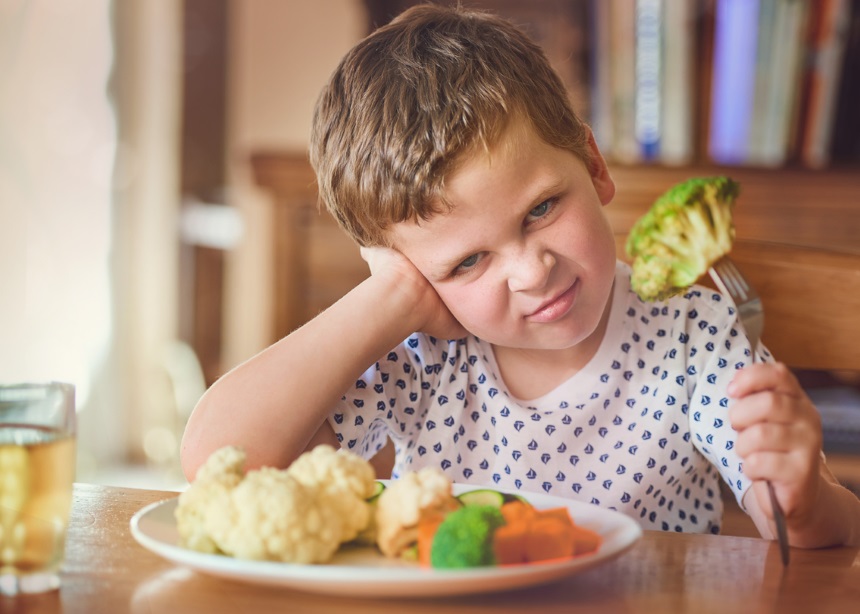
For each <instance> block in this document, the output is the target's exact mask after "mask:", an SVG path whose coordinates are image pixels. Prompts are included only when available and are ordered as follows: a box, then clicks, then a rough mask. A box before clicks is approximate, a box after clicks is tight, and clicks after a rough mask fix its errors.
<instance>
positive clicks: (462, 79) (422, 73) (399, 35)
mask: <svg viewBox="0 0 860 614" xmlns="http://www.w3.org/2000/svg"><path fill="white" fill-rule="evenodd" d="M514 117H517V118H521V119H524V120H526V121H527V122H528V123H529V124H530V125H531V127H532V128H533V129H534V130H535V132H536V134H537V135H538V136H539V137H540V138H541V139H543V140H544V141H545V142H546V143H548V144H550V145H553V146H555V147H559V148H562V149H566V150H569V151H571V152H573V153H575V154H576V155H578V156H579V157H581V158H582V159H584V160H588V159H589V149H588V145H587V142H588V129H587V128H586V126H585V124H584V123H583V122H582V121H581V120H580V119H579V118H578V117H577V116H576V114H575V113H574V112H573V109H572V108H571V105H570V102H569V100H568V97H567V92H566V90H565V88H564V86H563V85H562V82H561V80H560V79H559V77H558V75H557V74H556V73H555V72H554V71H553V69H552V68H551V67H550V65H549V62H548V60H547V59H546V56H545V55H544V53H543V51H542V50H541V49H540V47H538V46H537V45H536V44H535V43H534V42H532V41H531V40H530V39H529V38H528V37H527V36H526V35H525V34H524V33H523V32H522V31H521V30H519V29H518V28H516V27H515V26H514V25H512V24H511V23H509V22H508V21H505V20H504V19H502V18H500V17H497V16H494V15H492V14H489V13H485V12H480V11H474V10H468V9H464V8H461V7H442V6H436V5H420V6H416V7H413V8H411V9H409V10H407V11H405V12H403V13H402V14H401V15H399V16H398V17H397V18H395V19H394V20H393V21H392V22H391V23H390V24H388V25H386V26H383V27H382V28H379V29H378V30H376V31H375V32H373V33H372V34H371V35H370V36H368V37H367V38H365V39H364V40H362V41H361V42H359V43H358V44H357V45H356V46H355V47H354V48H353V49H352V50H351V51H349V52H348V53H347V55H346V56H345V57H344V58H343V60H342V61H341V62H340V64H339V66H338V67H337V68H336V69H335V71H334V73H333V74H332V76H331V78H330V80H329V82H328V83H327V84H326V86H325V87H324V88H323V90H322V93H321V94H320V97H319V100H318V101H317V104H316V109H315V112H314V119H313V128H312V133H311V146H310V158H311V164H312V165H313V167H314V170H315V171H316V174H317V180H318V184H319V192H320V198H321V200H322V201H323V202H324V203H325V204H326V206H327V207H328V209H329V210H330V211H331V212H332V214H333V215H334V216H335V218H336V219H337V220H338V222H339V223H340V225H341V226H342V227H343V228H344V229H345V230H346V231H347V232H348V233H349V234H350V235H351V236H352V237H353V238H354V239H355V240H356V241H357V242H358V243H359V244H360V245H364V246H373V245H386V244H387V242H386V230H387V229H388V228H389V227H390V226H391V225H392V224H397V223H400V222H404V221H414V222H415V221H419V220H426V219H429V218H430V217H431V216H433V215H435V214H437V213H439V212H441V211H443V210H444V208H445V207H446V206H447V205H446V204H445V199H444V180H445V177H446V176H449V175H450V174H451V172H452V171H454V170H455V169H456V166H457V164H458V163H460V162H461V161H462V160H463V158H464V157H465V156H466V155H468V154H469V153H470V152H473V151H476V149H478V148H484V149H487V150H489V148H490V147H491V146H492V145H493V144H494V143H495V142H496V140H497V139H498V138H499V136H500V135H501V134H502V132H503V131H504V130H505V128H506V127H507V126H508V125H509V123H510V122H511V121H512V119H513V118H514Z"/></svg>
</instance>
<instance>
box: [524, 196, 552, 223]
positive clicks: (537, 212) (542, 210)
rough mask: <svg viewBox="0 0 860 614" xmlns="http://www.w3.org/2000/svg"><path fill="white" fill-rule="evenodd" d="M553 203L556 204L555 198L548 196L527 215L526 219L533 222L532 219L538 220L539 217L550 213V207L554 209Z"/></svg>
mask: <svg viewBox="0 0 860 614" xmlns="http://www.w3.org/2000/svg"><path fill="white" fill-rule="evenodd" d="M553 204H554V199H552V198H548V199H547V200H545V201H543V202H542V203H541V204H539V205H538V206H537V207H535V208H534V209H532V210H531V211H529V214H528V215H527V216H526V218H527V220H526V221H529V222H531V221H534V220H538V219H540V218H542V217H543V216H545V215H546V214H547V213H549V211H550V209H552V206H553Z"/></svg>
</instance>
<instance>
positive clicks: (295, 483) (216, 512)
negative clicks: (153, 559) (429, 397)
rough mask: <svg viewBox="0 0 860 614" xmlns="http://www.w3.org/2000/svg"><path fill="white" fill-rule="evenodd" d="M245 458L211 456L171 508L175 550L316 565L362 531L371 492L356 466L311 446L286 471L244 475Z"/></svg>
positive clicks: (370, 475) (370, 478) (233, 451)
mask: <svg viewBox="0 0 860 614" xmlns="http://www.w3.org/2000/svg"><path fill="white" fill-rule="evenodd" d="M244 464H245V454H244V452H243V451H242V450H240V449H239V448H236V447H233V446H228V447H225V448H221V449H220V450H217V451H216V452H214V453H213V454H212V455H211V456H210V457H209V459H207V461H206V463H205V464H204V465H203V466H202V467H201V469H200V470H199V471H198V473H197V476H195V479H194V482H193V483H192V484H191V486H190V487H189V488H188V489H187V490H186V491H184V492H183V493H182V494H181V495H180V496H179V504H178V506H177V508H176V521H177V529H178V531H179V536H180V540H181V543H182V544H183V545H184V546H186V547H188V548H191V549H193V550H199V551H202V552H209V553H223V554H228V555H230V556H235V557H237V558H242V559H252V560H277V561H285V562H291V563H324V562H327V561H329V560H330V559H331V557H332V556H333V555H334V553H335V552H336V551H337V549H338V548H339V547H340V545H341V544H342V543H344V542H347V541H350V540H352V539H354V538H355V537H356V536H357V535H358V534H359V533H360V532H361V531H362V530H364V529H365V528H366V527H367V525H368V524H369V523H370V518H371V508H370V505H369V504H368V502H367V499H368V498H369V497H371V496H372V495H373V493H374V492H375V489H376V480H375V474H374V471H373V468H372V467H371V466H370V464H369V463H367V461H365V460H364V459H362V458H360V457H358V456H356V455H354V454H351V453H349V452H344V451H335V450H334V448H332V447H330V446H318V447H317V448H315V449H314V450H313V451H311V452H306V453H305V454H303V455H302V456H301V457H299V458H298V459H297V460H296V461H295V462H294V463H293V464H292V465H291V466H290V467H289V468H288V469H286V470H279V469H274V468H271V467H263V468H261V469H257V470H252V471H248V472H247V473H245V472H244Z"/></svg>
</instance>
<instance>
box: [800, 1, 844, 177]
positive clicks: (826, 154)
mask: <svg viewBox="0 0 860 614" xmlns="http://www.w3.org/2000/svg"><path fill="white" fill-rule="evenodd" d="M815 10H816V13H817V18H816V19H814V20H813V23H814V26H813V28H814V30H813V32H812V36H811V46H810V58H809V62H808V65H807V74H806V79H805V83H804V89H805V92H806V96H807V100H806V104H805V105H804V113H803V117H802V120H801V130H802V138H801V152H800V157H801V161H802V162H803V164H804V165H806V166H808V167H811V168H823V167H825V166H827V165H828V164H829V162H830V149H831V142H832V138H833V124H834V120H835V119H836V102H837V96H838V92H839V85H840V81H841V79H842V77H843V74H842V66H843V60H844V58H845V46H846V43H847V41H848V34H849V26H850V16H851V5H850V3H849V0H820V1H819V2H818V3H816V5H815Z"/></svg>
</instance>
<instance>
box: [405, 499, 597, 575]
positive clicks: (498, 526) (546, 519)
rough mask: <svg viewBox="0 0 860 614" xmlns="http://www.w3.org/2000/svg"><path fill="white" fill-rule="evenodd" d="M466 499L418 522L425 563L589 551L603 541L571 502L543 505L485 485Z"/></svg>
mask: <svg viewBox="0 0 860 614" xmlns="http://www.w3.org/2000/svg"><path fill="white" fill-rule="evenodd" d="M473 492H476V491H473ZM492 493H496V494H497V495H498V497H491V494H492ZM464 494H468V493H464ZM461 496H462V495H461ZM490 499H492V502H490V503H489V504H488V503H486V502H487V501H488V500H490ZM466 501H470V503H466V504H465V505H464V507H462V508H460V509H458V510H455V511H453V512H449V513H447V514H439V513H436V514H429V515H425V516H422V518H421V520H420V521H419V525H418V560H419V562H420V563H421V564H422V565H425V566H432V567H435V568H462V567H481V566H488V565H516V564H522V563H535V562H538V561H546V560H549V559H557V558H565V557H571V556H577V555H582V554H589V553H592V552H595V551H596V550H597V549H598V548H599V547H600V542H601V538H600V535H598V534H597V533H595V532H594V531H591V530H590V529H586V528H585V527H580V526H578V525H576V524H575V523H574V522H573V519H572V518H571V517H570V513H569V512H568V510H567V508H552V509H548V510H541V509H538V508H536V507H534V506H533V505H531V504H530V503H528V502H527V501H526V500H525V499H523V498H521V497H515V496H513V495H507V494H502V493H498V492H496V491H481V495H480V496H478V497H466Z"/></svg>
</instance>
